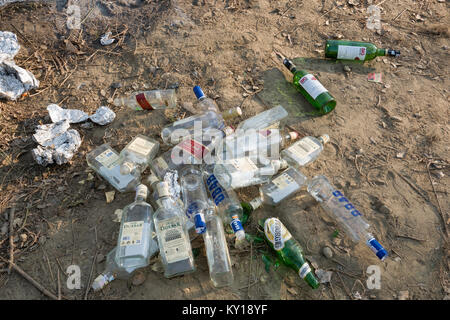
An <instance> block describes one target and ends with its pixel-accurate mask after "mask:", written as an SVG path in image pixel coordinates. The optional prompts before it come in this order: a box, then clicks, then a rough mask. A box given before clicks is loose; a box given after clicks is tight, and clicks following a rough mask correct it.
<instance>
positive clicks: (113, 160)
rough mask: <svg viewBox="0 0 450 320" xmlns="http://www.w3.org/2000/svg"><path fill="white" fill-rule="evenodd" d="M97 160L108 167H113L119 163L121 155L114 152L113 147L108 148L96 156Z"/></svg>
mask: <svg viewBox="0 0 450 320" xmlns="http://www.w3.org/2000/svg"><path fill="white" fill-rule="evenodd" d="M95 160H97V161H98V162H100V163H101V164H102V165H103V166H104V167H106V168H107V169H112V168H114V167H115V166H116V165H117V161H118V160H119V155H117V154H116V153H114V152H113V151H112V150H111V149H108V150H105V151H103V152H102V153H100V154H99V155H98V156H97V157H95Z"/></svg>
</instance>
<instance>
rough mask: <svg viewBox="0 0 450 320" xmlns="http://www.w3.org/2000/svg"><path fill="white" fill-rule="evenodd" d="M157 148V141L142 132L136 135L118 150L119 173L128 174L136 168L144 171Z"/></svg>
mask: <svg viewBox="0 0 450 320" xmlns="http://www.w3.org/2000/svg"><path fill="white" fill-rule="evenodd" d="M158 150H159V142H158V141H156V140H154V139H151V138H149V137H146V136H144V135H142V134H139V135H137V136H136V137H134V138H133V140H131V141H130V143H128V144H127V145H126V146H125V148H123V149H122V151H120V157H121V163H122V164H121V166H120V173H122V174H129V173H131V172H134V171H136V170H138V171H139V174H141V173H142V172H144V170H145V169H146V168H147V166H148V164H149V163H150V161H151V160H152V159H153V158H154V157H155V155H156V154H157V153H158Z"/></svg>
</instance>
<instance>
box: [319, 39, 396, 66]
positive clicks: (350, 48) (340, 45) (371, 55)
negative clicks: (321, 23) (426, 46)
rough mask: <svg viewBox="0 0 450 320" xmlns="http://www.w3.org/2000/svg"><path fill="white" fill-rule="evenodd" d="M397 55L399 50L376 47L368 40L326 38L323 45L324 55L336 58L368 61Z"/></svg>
mask: <svg viewBox="0 0 450 320" xmlns="http://www.w3.org/2000/svg"><path fill="white" fill-rule="evenodd" d="M399 55H400V51H399V50H392V49H378V48H377V47H376V46H375V45H374V44H373V43H370V42H360V41H347V40H327V43H326V45H325V57H327V58H333V59H338V60H356V61H369V60H373V59H375V58H376V57H383V56H390V57H398V56H399Z"/></svg>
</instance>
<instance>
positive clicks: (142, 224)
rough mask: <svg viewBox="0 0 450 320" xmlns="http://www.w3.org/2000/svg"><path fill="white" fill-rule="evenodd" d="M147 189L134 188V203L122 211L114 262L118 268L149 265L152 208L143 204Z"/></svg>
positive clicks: (145, 187) (143, 186)
mask: <svg viewBox="0 0 450 320" xmlns="http://www.w3.org/2000/svg"><path fill="white" fill-rule="evenodd" d="M147 193H148V188H147V186H146V185H144V184H140V185H138V186H137V188H136V198H135V201H134V202H133V203H131V204H129V205H127V206H126V207H125V208H124V209H123V213H122V221H121V223H120V232H119V239H118V241H117V251H116V261H117V264H118V265H119V267H122V268H129V267H136V268H140V267H145V266H147V265H148V263H149V259H150V257H149V255H148V252H149V248H150V247H151V246H156V247H157V246H158V244H157V243H154V242H153V238H152V233H153V232H154V231H155V228H154V225H153V216H152V215H153V208H152V206H151V205H150V204H148V203H147V202H145V200H146V198H147Z"/></svg>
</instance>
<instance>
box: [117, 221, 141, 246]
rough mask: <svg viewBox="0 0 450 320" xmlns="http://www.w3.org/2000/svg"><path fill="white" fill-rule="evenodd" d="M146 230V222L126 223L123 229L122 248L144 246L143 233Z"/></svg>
mask: <svg viewBox="0 0 450 320" xmlns="http://www.w3.org/2000/svg"><path fill="white" fill-rule="evenodd" d="M143 230H144V221H132V222H125V223H124V224H123V228H122V238H121V239H120V246H121V247H123V246H132V245H140V244H142V231H143Z"/></svg>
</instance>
